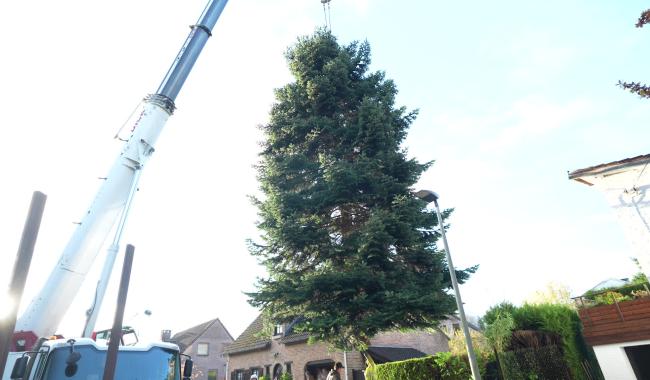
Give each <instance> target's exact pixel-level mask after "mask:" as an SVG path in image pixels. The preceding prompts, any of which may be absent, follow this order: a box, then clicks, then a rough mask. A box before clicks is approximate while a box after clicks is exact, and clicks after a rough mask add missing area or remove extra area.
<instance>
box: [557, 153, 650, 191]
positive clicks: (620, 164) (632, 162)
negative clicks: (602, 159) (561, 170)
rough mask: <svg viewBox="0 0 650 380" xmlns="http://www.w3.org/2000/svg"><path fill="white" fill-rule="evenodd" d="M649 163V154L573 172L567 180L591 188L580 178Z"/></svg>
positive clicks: (588, 183)
mask: <svg viewBox="0 0 650 380" xmlns="http://www.w3.org/2000/svg"><path fill="white" fill-rule="evenodd" d="M649 162H650V154H644V155H641V156H636V157H630V158H626V159H623V160H619V161H614V162H608V163H605V164H600V165H595V166H590V167H588V168H584V169H578V170H574V171H572V172H570V173H569V179H573V180H576V181H578V182H582V183H585V184H587V185H590V186H591V185H592V183H590V182H588V181H585V180H584V179H583V178H582V177H587V176H595V175H600V174H605V173H607V172H611V171H614V170H620V169H624V168H628V167H633V166H638V165H645V164H647V163H649Z"/></svg>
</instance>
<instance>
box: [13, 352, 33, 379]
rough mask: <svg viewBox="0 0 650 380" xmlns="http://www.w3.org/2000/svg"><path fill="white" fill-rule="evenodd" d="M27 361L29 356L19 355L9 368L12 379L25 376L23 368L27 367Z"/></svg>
mask: <svg viewBox="0 0 650 380" xmlns="http://www.w3.org/2000/svg"><path fill="white" fill-rule="evenodd" d="M28 361H29V356H21V357H20V358H19V359H18V360H16V362H15V363H14V368H13V369H12V370H11V378H12V379H22V378H23V377H25V369H26V368H27V362H28Z"/></svg>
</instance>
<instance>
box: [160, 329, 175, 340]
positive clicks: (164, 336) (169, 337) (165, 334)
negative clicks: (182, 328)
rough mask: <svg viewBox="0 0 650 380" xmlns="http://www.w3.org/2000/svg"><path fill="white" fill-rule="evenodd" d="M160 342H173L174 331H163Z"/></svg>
mask: <svg viewBox="0 0 650 380" xmlns="http://www.w3.org/2000/svg"><path fill="white" fill-rule="evenodd" d="M160 340H162V341H163V342H169V341H171V340H172V330H163V331H161V332H160Z"/></svg>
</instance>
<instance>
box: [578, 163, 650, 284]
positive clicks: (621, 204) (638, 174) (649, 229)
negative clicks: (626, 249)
mask: <svg viewBox="0 0 650 380" xmlns="http://www.w3.org/2000/svg"><path fill="white" fill-rule="evenodd" d="M648 164H650V154H646V155H643V156H637V157H632V158H626V159H624V160H620V161H615V162H610V163H607V164H600V165H596V166H592V167H589V168H585V169H579V170H576V171H573V172H571V173H569V179H572V180H574V181H578V182H581V183H584V184H586V185H589V186H594V187H595V188H596V189H598V190H599V191H601V192H602V193H603V194H604V195H605V198H606V199H607V201H608V203H609V204H610V206H611V207H612V208H613V209H614V211H615V213H616V215H617V217H618V219H619V221H620V223H621V225H622V226H623V229H624V230H625V233H626V235H627V237H628V240H629V241H630V243H631V244H632V249H633V252H632V255H633V256H634V257H636V258H637V259H638V260H639V263H640V264H641V267H642V268H643V271H644V272H645V274H646V276H649V277H650V192H649V191H648V189H650V168H649V167H648Z"/></svg>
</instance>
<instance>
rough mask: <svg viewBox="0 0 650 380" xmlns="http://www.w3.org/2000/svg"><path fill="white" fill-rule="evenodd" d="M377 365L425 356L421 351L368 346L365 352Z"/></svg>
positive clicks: (407, 348) (406, 348)
mask: <svg viewBox="0 0 650 380" xmlns="http://www.w3.org/2000/svg"><path fill="white" fill-rule="evenodd" d="M366 352H367V353H368V354H370V356H371V357H372V360H374V361H375V363H377V364H381V363H387V362H396V361H400V360H407V359H415V358H422V357H425V356H427V354H425V353H424V352H422V351H418V350H416V349H415V348H409V347H379V346H370V347H368V351H366Z"/></svg>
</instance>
